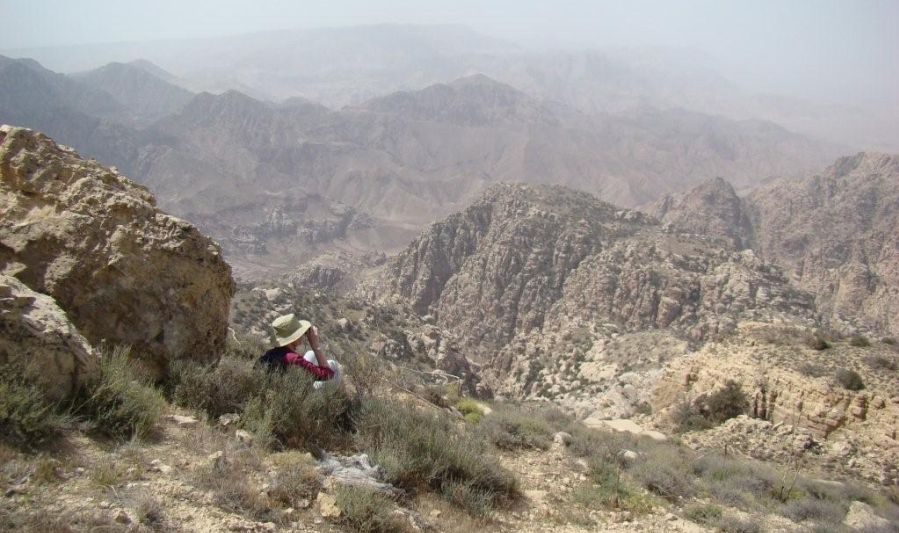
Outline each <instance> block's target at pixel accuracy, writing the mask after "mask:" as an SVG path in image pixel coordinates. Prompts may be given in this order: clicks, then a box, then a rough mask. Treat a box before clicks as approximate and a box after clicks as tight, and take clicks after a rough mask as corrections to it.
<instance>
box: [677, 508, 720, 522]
mask: <svg viewBox="0 0 899 533" xmlns="http://www.w3.org/2000/svg"><path fill="white" fill-rule="evenodd" d="M721 515H722V513H721V508H720V507H718V506H717V505H712V504H708V503H694V504H691V505H688V506H687V507H686V508H685V509H684V516H685V517H686V518H687V519H688V520H691V521H693V522H696V523H697V524H706V525H715V524H717V523H718V521H719V520H721Z"/></svg>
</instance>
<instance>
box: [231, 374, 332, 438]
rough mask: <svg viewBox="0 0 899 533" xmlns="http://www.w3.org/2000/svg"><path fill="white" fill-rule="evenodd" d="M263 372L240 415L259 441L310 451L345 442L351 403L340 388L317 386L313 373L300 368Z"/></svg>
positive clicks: (242, 422) (242, 421)
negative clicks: (260, 383)
mask: <svg viewBox="0 0 899 533" xmlns="http://www.w3.org/2000/svg"><path fill="white" fill-rule="evenodd" d="M262 374H263V376H264V382H265V385H264V387H263V390H262V392H261V393H260V394H257V395H256V396H253V397H252V398H251V399H250V400H249V401H248V402H247V404H246V407H245V409H244V412H243V415H242V416H241V424H243V426H244V427H245V428H246V429H248V430H250V431H252V432H253V433H254V434H255V435H256V438H257V439H258V441H259V442H260V443H261V444H263V445H266V446H275V447H277V446H282V447H287V448H299V449H306V450H309V451H311V452H313V453H318V452H319V450H320V449H322V448H325V449H333V448H335V447H339V446H341V445H343V444H345V442H346V440H347V439H348V438H349V433H348V430H349V429H350V425H349V422H350V420H349V407H350V403H349V399H348V398H347V396H346V394H345V393H344V391H343V389H342V388H340V387H336V386H333V385H331V384H326V385H325V386H323V387H321V388H320V389H316V388H315V387H313V383H315V381H314V380H313V378H312V376H311V375H310V374H309V373H307V372H305V371H303V370H300V369H289V370H287V371H286V372H270V373H262Z"/></svg>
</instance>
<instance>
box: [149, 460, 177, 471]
mask: <svg viewBox="0 0 899 533" xmlns="http://www.w3.org/2000/svg"><path fill="white" fill-rule="evenodd" d="M150 471H152V472H160V473H163V474H168V473H169V472H171V471H172V467H170V466H169V465H167V464H165V463H163V462H162V460H160V459H153V460H152V461H150Z"/></svg>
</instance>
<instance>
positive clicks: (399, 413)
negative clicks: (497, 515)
mask: <svg viewBox="0 0 899 533" xmlns="http://www.w3.org/2000/svg"><path fill="white" fill-rule="evenodd" d="M356 424H357V429H358V434H359V439H360V441H361V442H360V444H361V445H362V447H363V448H364V449H366V450H367V451H368V452H369V453H370V454H371V455H372V458H373V459H374V460H375V462H377V463H378V464H379V465H381V466H382V467H383V468H384V469H385V470H386V471H387V480H388V481H389V482H390V483H392V484H394V485H396V486H398V487H400V488H403V489H406V490H411V491H415V490H420V489H431V490H433V491H435V492H437V493H439V494H441V495H443V497H444V498H446V499H447V500H449V501H451V502H453V503H455V504H458V505H461V506H463V508H464V509H465V510H466V511H468V512H469V513H471V514H474V515H482V514H485V513H486V512H488V511H489V509H490V508H493V507H496V506H497V505H500V504H502V503H504V502H506V501H509V500H511V499H513V498H515V497H516V496H517V494H518V483H517V480H516V479H515V477H514V476H513V475H512V474H511V473H510V472H508V471H507V470H505V469H504V468H502V467H500V466H499V465H498V464H497V463H496V461H494V460H492V459H491V458H490V457H489V455H488V454H487V450H486V449H485V446H484V444H483V443H482V441H481V440H480V439H478V438H475V437H474V436H473V435H468V434H465V433H462V432H460V431H459V429H457V428H456V427H455V426H454V425H453V424H452V422H451V421H450V420H448V419H447V418H446V417H440V416H437V415H435V414H432V413H426V412H421V411H419V410H418V409H416V408H415V407H414V406H411V405H407V404H399V403H386V402H383V401H379V400H369V401H367V402H365V403H364V404H363V405H362V406H361V408H360V410H359V412H358V413H357V416H356ZM465 493H468V494H465Z"/></svg>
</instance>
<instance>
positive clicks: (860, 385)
mask: <svg viewBox="0 0 899 533" xmlns="http://www.w3.org/2000/svg"><path fill="white" fill-rule="evenodd" d="M834 377H835V378H836V380H837V383H839V384H840V385H842V386H843V388H845V389H848V390H854V391H859V390H862V389H864V388H865V383H864V381H862V377H861V376H860V375H859V373H858V372H856V371H855V370H852V369H851V368H841V369H839V370H837V373H836V375H835V376H834Z"/></svg>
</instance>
